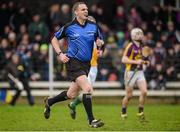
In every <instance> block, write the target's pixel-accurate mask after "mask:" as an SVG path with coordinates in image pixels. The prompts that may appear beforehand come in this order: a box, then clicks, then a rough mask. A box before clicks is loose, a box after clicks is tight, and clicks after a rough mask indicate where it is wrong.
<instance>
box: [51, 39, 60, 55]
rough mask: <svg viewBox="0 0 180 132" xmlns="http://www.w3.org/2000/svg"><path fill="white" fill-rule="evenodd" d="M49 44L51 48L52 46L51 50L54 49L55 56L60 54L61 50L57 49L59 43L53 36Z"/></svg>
mask: <svg viewBox="0 0 180 132" xmlns="http://www.w3.org/2000/svg"><path fill="white" fill-rule="evenodd" d="M51 44H52V46H53V48H54V50H55V51H56V53H57V54H59V53H62V51H61V49H60V47H59V41H58V39H57V38H56V37H55V36H54V37H53V38H52V40H51Z"/></svg>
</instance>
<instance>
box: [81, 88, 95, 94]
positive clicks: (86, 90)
mask: <svg viewBox="0 0 180 132" xmlns="http://www.w3.org/2000/svg"><path fill="white" fill-rule="evenodd" d="M92 91H93V90H92V87H86V88H83V92H84V93H92Z"/></svg>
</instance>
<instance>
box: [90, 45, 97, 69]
mask: <svg viewBox="0 0 180 132" xmlns="http://www.w3.org/2000/svg"><path fill="white" fill-rule="evenodd" d="M97 59H98V50H97V48H96V47H95V48H93V53H92V58H91V66H97V65H98V64H97Z"/></svg>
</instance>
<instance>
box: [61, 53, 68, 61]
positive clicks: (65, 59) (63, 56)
mask: <svg viewBox="0 0 180 132" xmlns="http://www.w3.org/2000/svg"><path fill="white" fill-rule="evenodd" d="M58 60H60V61H62V62H63V63H67V62H68V61H69V58H68V57H67V56H66V54H64V53H61V54H60V55H59V56H58Z"/></svg>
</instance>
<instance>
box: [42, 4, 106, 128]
mask: <svg viewBox="0 0 180 132" xmlns="http://www.w3.org/2000/svg"><path fill="white" fill-rule="evenodd" d="M73 13H74V15H75V19H74V20H73V21H72V22H70V23H68V24H66V25H65V26H63V27H62V28H61V29H60V30H59V31H57V32H56V33H55V34H54V37H53V38H52V40H51V43H52V46H53V47H54V50H55V51H56V53H57V56H58V59H59V60H60V61H62V62H63V63H66V67H67V74H68V77H69V79H70V81H71V85H70V87H69V89H68V91H63V92H61V93H60V94H59V95H57V96H55V97H52V98H46V99H45V110H44V116H45V118H46V119H48V118H49V117H50V107H51V106H52V105H53V104H55V103H57V102H61V101H64V100H67V99H72V98H75V97H76V96H77V95H78V93H79V91H80V90H82V91H83V99H82V101H83V104H84V108H85V110H86V113H87V115H88V121H89V126H90V127H93V128H97V127H101V126H103V125H104V123H103V122H102V121H101V120H96V119H95V118H94V116H93V112H92V102H91V98H92V96H91V91H92V85H91V84H90V83H89V81H88V79H87V75H88V73H89V69H90V60H91V57H92V51H93V45H94V42H96V44H97V46H98V47H101V46H102V45H103V44H104V42H103V40H102V36H101V34H100V31H99V28H98V26H97V25H96V24H95V23H94V22H91V21H89V20H88V8H87V5H86V4H85V3H84V2H77V3H75V4H74V6H73ZM62 38H66V39H67V42H68V50H67V53H63V52H62V51H61V49H60V47H59V41H58V39H62Z"/></svg>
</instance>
